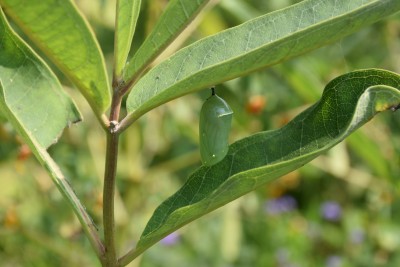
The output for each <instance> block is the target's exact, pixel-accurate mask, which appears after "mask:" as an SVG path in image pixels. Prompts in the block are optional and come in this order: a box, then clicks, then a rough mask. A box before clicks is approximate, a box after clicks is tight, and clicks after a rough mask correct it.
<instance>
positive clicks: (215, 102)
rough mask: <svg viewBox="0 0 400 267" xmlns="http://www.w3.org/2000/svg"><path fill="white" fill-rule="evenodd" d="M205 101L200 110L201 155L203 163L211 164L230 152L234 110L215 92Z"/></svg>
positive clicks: (212, 89)
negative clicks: (229, 138)
mask: <svg viewBox="0 0 400 267" xmlns="http://www.w3.org/2000/svg"><path fill="white" fill-rule="evenodd" d="M211 91H212V94H211V96H210V97H209V98H208V99H207V100H206V102H204V104H203V106H202V108H201V111H200V125H199V130H200V155H201V161H202V162H203V165H206V166H211V165H214V164H216V163H218V162H219V161H221V160H222V159H223V158H224V157H225V156H226V154H227V153H228V137H229V132H230V130H231V122H232V116H233V115H232V114H233V111H232V109H231V108H230V107H229V105H228V104H227V103H226V102H225V100H223V99H222V98H220V97H219V96H217V95H216V94H215V90H214V88H211Z"/></svg>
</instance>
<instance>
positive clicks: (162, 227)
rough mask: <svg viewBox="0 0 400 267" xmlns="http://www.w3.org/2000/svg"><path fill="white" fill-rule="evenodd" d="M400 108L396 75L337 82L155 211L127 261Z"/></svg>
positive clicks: (352, 76)
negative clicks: (197, 219) (285, 120)
mask: <svg viewBox="0 0 400 267" xmlns="http://www.w3.org/2000/svg"><path fill="white" fill-rule="evenodd" d="M398 108H400V75H398V74H395V73H391V72H388V71H384V70H377V69H369V70H361V71H355V72H351V73H348V74H345V75H343V76H340V77H338V78H336V79H334V80H333V81H331V82H330V83H329V84H328V85H327V86H326V88H325V90H324V92H323V95H322V98H321V99H320V101H318V102H317V103H315V104H314V105H312V106H311V107H309V108H308V109H306V110H305V111H304V112H302V113H301V114H300V115H298V116H297V117H296V118H294V119H293V120H292V121H291V122H289V123H288V124H287V125H286V126H285V127H283V128H281V129H279V130H274V131H268V132H261V133H258V134H255V135H253V136H250V137H248V138H245V139H243V140H240V141H237V142H236V143H234V144H232V145H231V146H230V150H229V152H228V155H227V156H226V158H225V159H224V160H222V161H221V162H220V163H217V164H216V165H214V166H212V167H201V168H199V169H198V170H197V171H195V172H194V173H193V174H192V175H191V176H190V177H189V179H188V180H187V182H186V183H185V184H184V185H183V187H182V188H181V189H180V190H179V191H178V192H176V193H175V194H174V195H173V196H171V197H170V198H169V199H167V200H166V201H165V202H164V203H162V204H161V205H160V206H159V207H158V208H157V209H156V211H155V212H154V214H153V216H152V217H151V219H150V221H149V222H148V224H147V226H146V229H145V230H144V232H143V234H142V237H141V239H140V241H139V243H138V245H137V248H136V251H133V252H132V253H130V254H128V255H126V256H125V257H124V258H123V259H128V258H134V257H135V256H137V255H138V254H140V253H141V252H142V251H144V250H145V249H146V248H148V247H149V246H151V245H152V244H154V243H155V242H157V241H158V240H160V239H161V238H163V237H164V236H166V235H167V234H169V233H171V232H172V231H175V230H176V229H178V228H180V227H182V226H183V225H185V224H187V223H189V222H191V221H193V220H195V219H196V218H198V217H200V216H202V215H204V214H206V213H208V212H210V211H212V210H215V209H217V208H218V207H221V206H222V205H224V204H226V203H228V202H230V201H232V200H234V199H236V198H238V197H240V196H242V195H244V194H246V193H248V192H250V191H252V190H254V189H256V188H257V187H259V186H262V185H265V184H266V183H268V182H270V181H272V180H274V179H276V178H278V177H280V176H282V175H284V174H287V173H289V172H291V171H293V170H295V169H297V168H299V167H301V166H303V165H304V164H306V163H307V162H309V161H311V160H312V159H314V158H315V157H317V156H318V155H320V154H321V153H323V152H325V151H326V150H328V149H330V148H331V147H333V146H334V145H336V144H337V143H339V142H340V141H342V140H343V139H344V138H346V136H348V135H349V134H351V133H352V132H353V131H355V130H356V129H357V128H359V127H360V126H362V125H363V124H365V123H366V122H367V121H369V120H370V119H372V117H373V116H374V115H375V114H376V113H378V112H381V111H384V110H388V109H391V110H396V109H398Z"/></svg>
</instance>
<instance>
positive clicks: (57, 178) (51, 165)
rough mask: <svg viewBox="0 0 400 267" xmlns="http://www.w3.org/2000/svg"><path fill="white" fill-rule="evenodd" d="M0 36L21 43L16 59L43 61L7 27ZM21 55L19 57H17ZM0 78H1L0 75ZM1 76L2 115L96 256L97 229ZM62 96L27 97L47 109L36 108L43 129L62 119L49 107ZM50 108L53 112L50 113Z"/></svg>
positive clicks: (29, 62)
mask: <svg viewBox="0 0 400 267" xmlns="http://www.w3.org/2000/svg"><path fill="white" fill-rule="evenodd" d="M0 13H1V14H0V15H1V16H0V17H1V19H0V23H1V25H0V26H1V27H0V32H1V33H4V32H3V29H4V27H3V25H4V17H3V12H2V11H1V9H0ZM0 36H4V38H3V42H1V43H0V47H3V45H4V47H5V48H6V51H8V50H9V49H10V44H13V45H23V46H22V47H19V48H18V49H16V50H15V51H14V52H16V54H15V55H16V56H18V59H19V60H18V61H20V62H23V61H25V62H26V64H27V65H35V64H37V65H38V66H37V67H40V65H42V64H43V62H41V61H38V60H37V59H35V57H32V56H31V55H30V54H31V53H32V52H31V51H30V50H29V49H28V48H26V47H24V45H25V44H23V43H22V42H21V41H20V40H18V39H17V38H16V37H13V36H12V35H11V32H10V31H9V30H7V31H6V32H5V34H4V35H3V34H2V35H0ZM21 52H26V53H27V54H26V55H24V54H21ZM2 54H3V53H0V57H1V55H2ZM24 57H25V59H24ZM16 58H17V57H16ZM2 59H3V58H2ZM21 59H22V60H23V61H21ZM0 63H1V64H0V65H2V63H3V62H2V61H1V60H0ZM0 70H1V69H0ZM24 71H31V72H30V73H28V74H32V75H33V74H36V75H38V79H41V78H43V77H45V76H41V75H40V73H39V74H38V73H37V72H36V71H37V70H36V69H35V68H31V69H29V68H26V69H25V67H22V68H21V72H24ZM17 72H18V69H16V70H15V74H16V76H15V77H16V78H19V77H18V74H17ZM0 73H2V70H1V71H0ZM43 73H45V71H43ZM49 73H50V72H49ZM50 74H51V73H50ZM28 76H30V75H28ZM50 76H53V75H52V74H51V75H50ZM1 78H2V77H1ZM31 78H32V77H31ZM45 78H48V77H45ZM51 78H52V77H51ZM1 80H3V78H2V79H1ZM1 80H0V111H1V112H2V113H4V114H5V115H6V117H7V119H8V120H9V121H10V123H11V124H12V125H13V126H14V128H16V129H17V130H18V132H19V134H20V135H21V136H22V138H23V139H24V141H25V142H26V144H27V145H28V146H29V148H30V149H31V151H32V153H33V154H34V155H35V157H36V158H37V159H38V160H39V162H40V163H41V164H42V165H43V166H44V167H45V168H46V170H47V171H48V173H49V174H50V177H51V178H52V180H53V182H54V184H55V185H56V186H57V189H58V190H59V191H60V193H61V194H62V195H63V197H64V198H65V199H66V200H67V201H68V203H69V204H70V205H71V207H72V209H73V211H74V212H75V214H76V216H77V217H78V219H79V221H80V222H81V224H82V228H83V230H84V231H85V233H86V235H87V237H88V238H89V241H90V243H91V245H92V246H93V248H94V249H95V251H96V253H97V255H98V256H99V257H100V255H101V253H102V250H103V245H102V243H101V241H100V239H99V238H98V235H97V229H96V226H95V225H94V223H93V220H92V219H91V217H90V216H89V214H88V213H87V212H86V209H85V207H84V206H83V205H82V204H81V203H80V201H79V199H78V197H77V196H76V195H75V192H74V190H73V189H72V188H71V186H70V184H69V183H68V181H67V180H66V179H65V177H64V175H63V174H62V172H61V170H60V168H59V167H58V165H57V164H56V163H55V162H54V160H53V159H52V158H51V157H50V155H49V154H48V153H47V151H46V146H44V145H43V144H42V143H43V140H41V136H40V135H38V133H37V132H32V129H31V127H30V125H28V123H26V114H25V116H21V114H20V112H19V110H18V109H19V106H18V105H17V106H15V105H10V104H9V101H8V99H9V95H13V94H14V93H13V92H9V91H10V90H9V89H7V88H6V87H3V84H2V82H1ZM36 84H37V85H40V83H34V85H33V86H31V87H28V88H23V89H28V90H25V93H26V95H25V96H24V94H22V95H21V94H20V93H19V94H18V96H19V97H20V99H21V100H22V99H24V98H25V97H27V98H29V97H28V96H30V95H32V93H31V92H32V91H38V90H41V89H39V88H36V87H35V85H36ZM48 85H51V83H49V84H48ZM12 89H14V90H15V91H17V90H18V88H15V87H14V88H12ZM53 89H54V88H50V89H49V90H47V91H48V92H47V93H49V95H51V96H54V95H55V94H54V91H52V90H53ZM42 92H43V90H42ZM42 96H43V95H42ZM62 98H65V96H64V95H63V94H62V93H60V94H59V96H58V98H56V97H52V98H47V97H46V96H45V95H44V98H42V99H40V98H35V100H32V99H31V101H32V103H36V105H32V106H47V107H46V108H45V109H44V110H46V111H47V112H46V113H45V114H43V113H42V110H43V109H41V108H39V109H38V112H39V114H42V115H44V118H46V120H45V121H44V122H45V123H44V124H40V125H39V126H40V127H41V128H43V129H44V130H45V131H46V130H47V131H48V130H49V129H48V126H49V128H50V130H51V131H52V126H53V125H46V123H47V122H48V119H47V118H51V117H52V116H54V117H53V118H54V119H53V120H52V121H54V120H57V119H59V120H60V121H62V120H63V119H64V118H58V117H57V115H58V110H57V109H56V110H53V108H54V105H57V104H58V105H61V106H60V107H59V109H62V108H65V106H64V104H65V103H64V102H65V100H63V99H62ZM17 99H18V98H17ZM38 100H39V101H38ZM60 100H61V101H60ZM52 101H54V102H55V103H54V104H52V103H51V102H52ZM18 102H19V101H17V102H16V104H18ZM53 111H54V112H55V113H53ZM31 112H36V110H31ZM52 124H53V123H52Z"/></svg>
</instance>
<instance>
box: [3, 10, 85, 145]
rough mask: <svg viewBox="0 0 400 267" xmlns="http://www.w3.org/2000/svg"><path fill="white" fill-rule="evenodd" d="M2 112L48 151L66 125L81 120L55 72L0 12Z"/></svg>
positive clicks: (28, 138) (28, 137) (29, 137)
mask: <svg viewBox="0 0 400 267" xmlns="http://www.w3.org/2000/svg"><path fill="white" fill-rule="evenodd" d="M0 36H2V38H1V43H0V51H1V53H0V87H1V95H0V102H1V106H0V111H1V112H2V113H3V115H4V116H6V117H7V119H8V120H9V121H10V122H11V123H12V124H13V125H14V126H15V127H16V128H17V129H20V127H22V128H24V131H25V132H26V133H27V136H26V137H27V139H26V141H29V140H30V139H35V140H36V141H37V142H38V143H39V144H40V145H41V146H42V147H44V148H47V147H49V146H50V145H51V144H53V143H56V142H57V140H58V138H59V136H60V135H61V132H62V131H63V129H64V128H65V127H66V126H69V125H70V124H72V123H75V122H78V121H80V114H79V111H78V110H77V108H76V107H75V104H74V103H73V101H72V99H71V98H70V97H69V96H68V95H66V94H65V93H64V91H63V89H62V87H61V84H60V83H59V81H58V80H57V78H56V76H55V75H54V74H53V72H52V71H51V70H50V69H49V68H48V67H47V66H46V65H45V63H44V62H43V61H42V60H41V59H40V58H39V57H38V56H37V55H36V54H35V53H34V52H33V51H32V50H31V49H30V48H29V46H27V45H26V44H25V43H24V42H23V41H22V40H21V39H20V38H19V37H18V36H17V35H16V34H15V33H14V32H13V31H12V29H11V28H10V26H9V25H8V23H7V21H6V20H5V16H4V13H3V12H2V11H1V9H0Z"/></svg>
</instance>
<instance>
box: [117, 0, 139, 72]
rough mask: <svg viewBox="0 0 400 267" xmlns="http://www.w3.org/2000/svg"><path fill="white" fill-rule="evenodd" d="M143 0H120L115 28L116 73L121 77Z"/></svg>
mask: <svg viewBox="0 0 400 267" xmlns="http://www.w3.org/2000/svg"><path fill="white" fill-rule="evenodd" d="M141 3H142V1H141V0H133V1H131V0H118V4H117V13H116V29H115V33H116V34H115V47H116V49H115V56H114V60H115V67H114V71H115V75H116V76H117V77H120V76H121V75H122V71H123V69H124V67H125V63H126V59H127V58H128V54H129V50H130V48H131V44H132V39H133V34H134V32H135V29H136V22H137V20H138V17H139V13H140V6H141Z"/></svg>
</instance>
